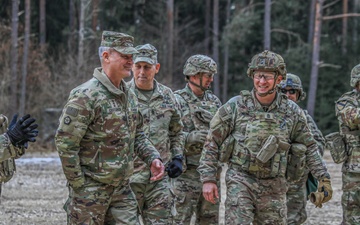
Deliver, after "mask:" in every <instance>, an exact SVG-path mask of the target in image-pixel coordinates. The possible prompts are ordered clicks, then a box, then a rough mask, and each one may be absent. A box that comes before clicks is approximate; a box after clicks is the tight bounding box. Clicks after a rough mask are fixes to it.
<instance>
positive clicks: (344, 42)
mask: <svg viewBox="0 0 360 225" xmlns="http://www.w3.org/2000/svg"><path fill="white" fill-rule="evenodd" d="M347 13H348V0H343V14H344V15H346V14H347ZM347 27H348V18H347V17H343V18H342V43H341V52H342V54H343V55H345V54H346V52H347V49H346V45H347Z"/></svg>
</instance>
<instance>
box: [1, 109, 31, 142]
mask: <svg viewBox="0 0 360 225" xmlns="http://www.w3.org/2000/svg"><path fill="white" fill-rule="evenodd" d="M17 118H18V115H17V114H15V115H14V117H13V118H12V120H11V122H10V125H9V128H8V131H7V132H6V133H7V135H8V136H9V138H10V141H11V143H12V144H13V145H15V146H20V145H22V146H27V142H28V141H30V142H35V141H36V139H35V137H37V136H38V130H36V128H37V127H38V125H37V124H34V122H35V119H34V118H31V117H30V115H29V114H27V115H25V116H23V117H21V118H20V119H19V120H17Z"/></svg>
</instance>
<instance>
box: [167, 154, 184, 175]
mask: <svg viewBox="0 0 360 225" xmlns="http://www.w3.org/2000/svg"><path fill="white" fill-rule="evenodd" d="M166 170H167V172H168V176H169V177H171V178H176V177H178V176H180V175H181V174H182V159H181V158H180V157H174V158H173V160H172V161H171V162H170V163H169V164H168V166H167V168H166Z"/></svg>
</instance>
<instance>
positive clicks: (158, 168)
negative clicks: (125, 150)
mask: <svg viewBox="0 0 360 225" xmlns="http://www.w3.org/2000/svg"><path fill="white" fill-rule="evenodd" d="M150 171H151V174H152V176H151V178H150V180H152V181H155V180H160V179H161V178H163V177H164V175H165V166H164V164H163V163H162V162H161V161H160V159H154V160H153V161H152V163H151V166H150Z"/></svg>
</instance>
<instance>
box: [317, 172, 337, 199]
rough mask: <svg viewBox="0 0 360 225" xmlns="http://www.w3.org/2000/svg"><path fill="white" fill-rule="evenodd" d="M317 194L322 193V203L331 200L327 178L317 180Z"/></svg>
mask: <svg viewBox="0 0 360 225" xmlns="http://www.w3.org/2000/svg"><path fill="white" fill-rule="evenodd" d="M318 192H323V193H324V199H323V201H322V203H325V202H328V201H330V199H331V198H332V194H333V189H332V187H331V181H330V179H329V178H326V177H324V178H321V179H320V180H319V186H318Z"/></svg>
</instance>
